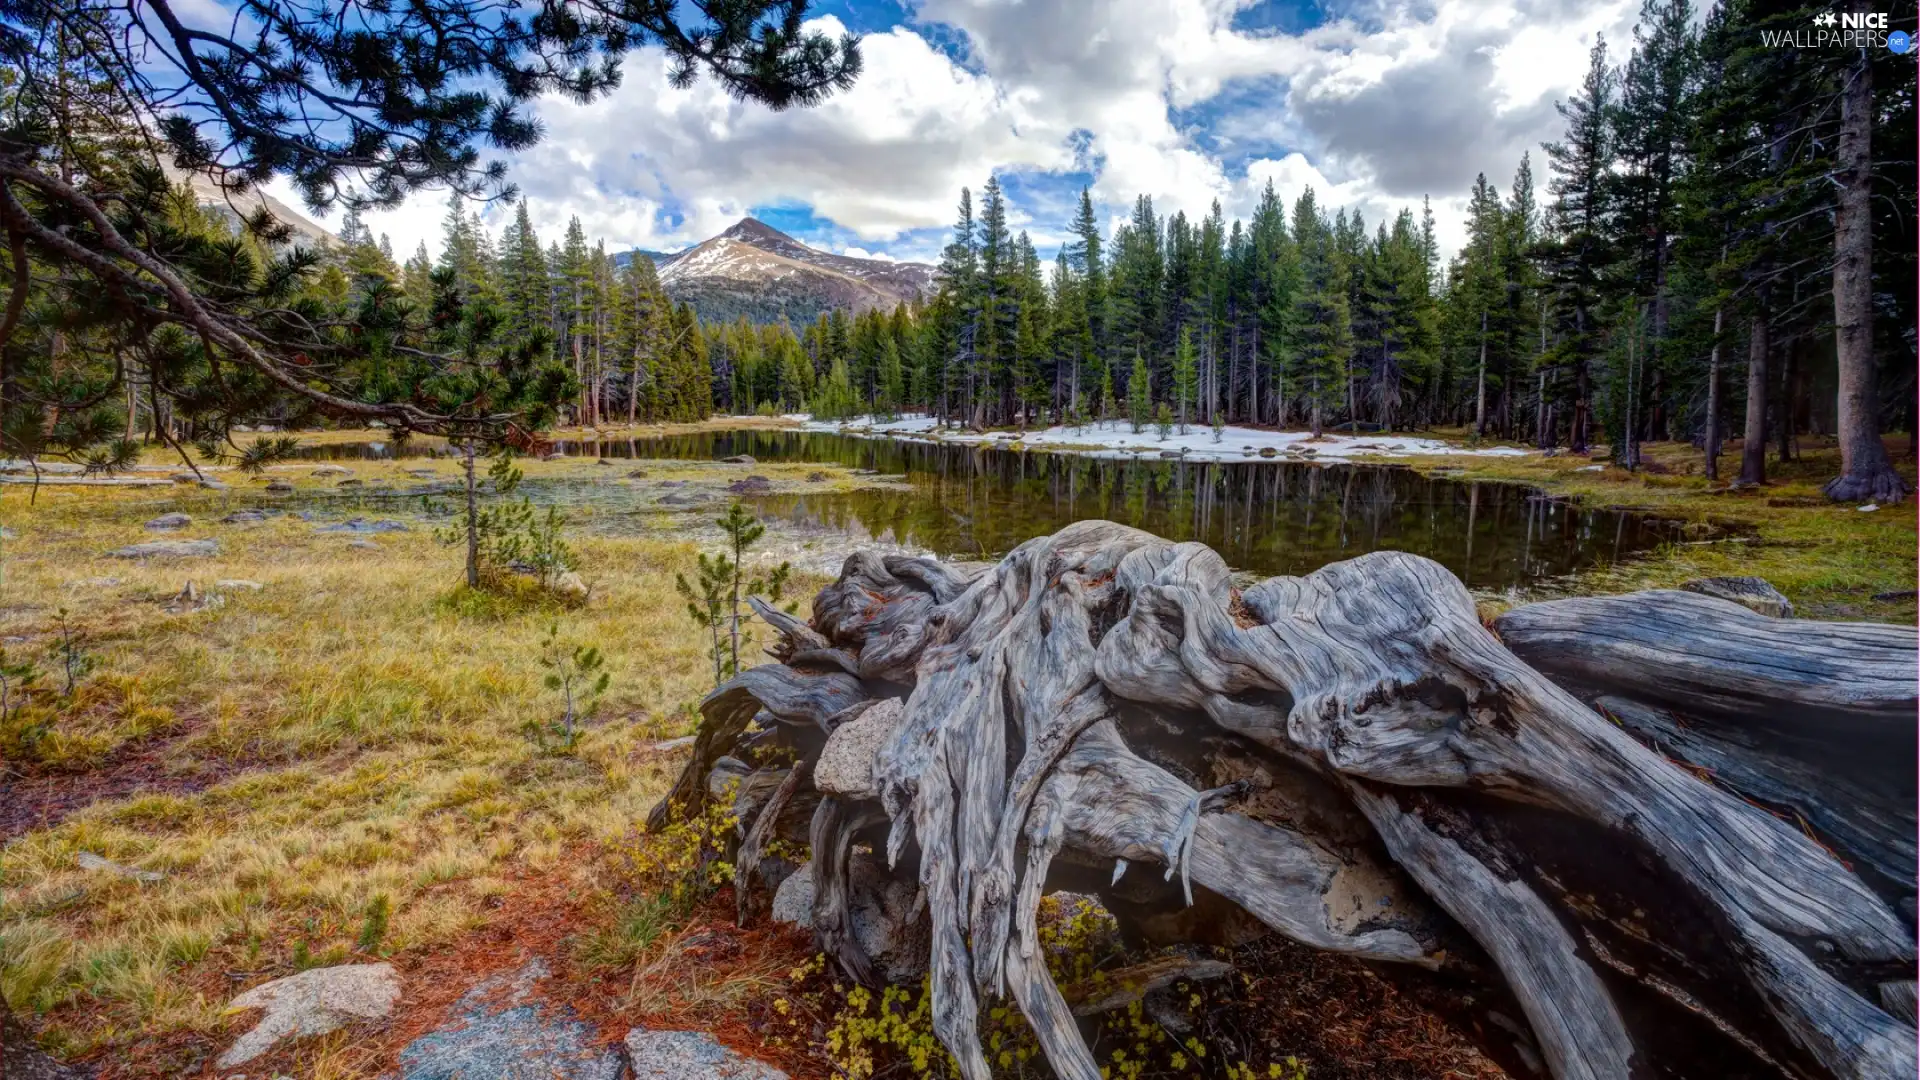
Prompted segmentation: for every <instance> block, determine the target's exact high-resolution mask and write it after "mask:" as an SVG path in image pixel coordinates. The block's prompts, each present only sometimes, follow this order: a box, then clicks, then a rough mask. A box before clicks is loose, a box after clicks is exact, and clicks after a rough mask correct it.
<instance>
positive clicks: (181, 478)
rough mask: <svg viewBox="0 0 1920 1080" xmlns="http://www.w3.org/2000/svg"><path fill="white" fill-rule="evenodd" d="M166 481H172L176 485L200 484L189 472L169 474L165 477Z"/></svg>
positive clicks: (198, 479) (196, 477) (198, 478)
mask: <svg viewBox="0 0 1920 1080" xmlns="http://www.w3.org/2000/svg"><path fill="white" fill-rule="evenodd" d="M167 479H169V480H171V481H173V482H174V483H176V484H197V483H199V482H200V477H198V476H196V475H194V474H193V473H191V472H177V473H171V474H169V475H168V476H167Z"/></svg>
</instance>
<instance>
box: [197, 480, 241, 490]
mask: <svg viewBox="0 0 1920 1080" xmlns="http://www.w3.org/2000/svg"><path fill="white" fill-rule="evenodd" d="M200 486H201V487H203V488H205V489H206V490H208V491H232V490H233V488H232V487H230V486H228V485H227V484H223V483H221V482H220V481H218V480H211V479H209V480H202V481H200Z"/></svg>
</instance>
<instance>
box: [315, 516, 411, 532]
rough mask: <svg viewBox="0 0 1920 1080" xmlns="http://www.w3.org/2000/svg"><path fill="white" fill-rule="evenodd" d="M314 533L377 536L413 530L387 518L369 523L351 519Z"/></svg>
mask: <svg viewBox="0 0 1920 1080" xmlns="http://www.w3.org/2000/svg"><path fill="white" fill-rule="evenodd" d="M313 531H314V532H317V533H360V534H364V535H377V534H379V533H398V532H411V531H413V530H411V529H410V528H408V527H407V523H406V522H404V521H393V520H391V519H386V518H383V519H381V520H379V521H369V520H367V519H366V518H363V517H357V518H349V519H348V520H346V521H341V522H337V523H335V524H332V525H321V526H319V527H318V528H316V529H314V530H313Z"/></svg>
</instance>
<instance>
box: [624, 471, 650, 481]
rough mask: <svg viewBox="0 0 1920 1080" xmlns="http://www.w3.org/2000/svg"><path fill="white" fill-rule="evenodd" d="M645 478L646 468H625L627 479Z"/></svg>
mask: <svg viewBox="0 0 1920 1080" xmlns="http://www.w3.org/2000/svg"><path fill="white" fill-rule="evenodd" d="M646 478H647V470H645V469H629V470H627V479H629V480H645V479H646Z"/></svg>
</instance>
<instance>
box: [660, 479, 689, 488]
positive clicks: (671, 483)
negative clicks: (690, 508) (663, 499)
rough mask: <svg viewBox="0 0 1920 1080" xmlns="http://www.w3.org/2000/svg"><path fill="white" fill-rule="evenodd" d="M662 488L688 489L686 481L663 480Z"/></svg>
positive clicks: (661, 482)
mask: <svg viewBox="0 0 1920 1080" xmlns="http://www.w3.org/2000/svg"><path fill="white" fill-rule="evenodd" d="M660 486H661V487H665V488H677V487H686V486H687V482H686V481H685V480H662V481H660Z"/></svg>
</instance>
